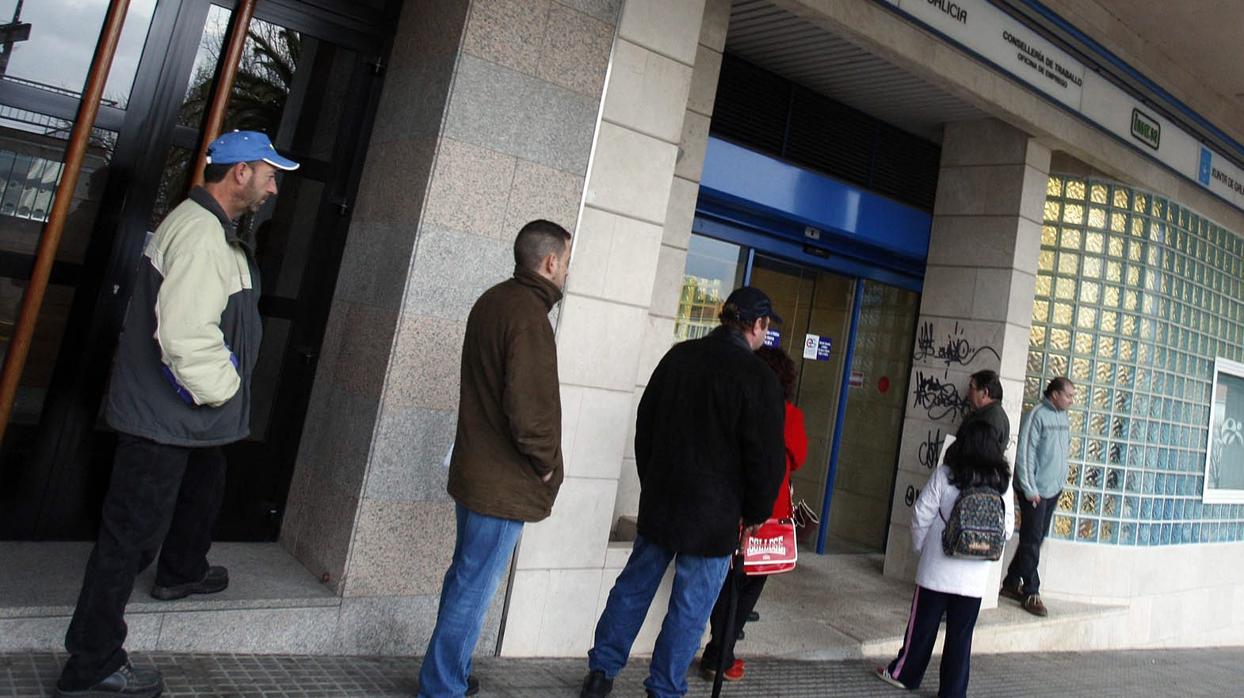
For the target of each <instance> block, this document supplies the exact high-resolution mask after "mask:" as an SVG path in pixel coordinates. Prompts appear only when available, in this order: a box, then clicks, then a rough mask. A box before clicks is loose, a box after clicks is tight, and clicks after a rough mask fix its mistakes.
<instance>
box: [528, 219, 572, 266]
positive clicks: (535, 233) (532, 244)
mask: <svg viewBox="0 0 1244 698" xmlns="http://www.w3.org/2000/svg"><path fill="white" fill-rule="evenodd" d="M569 241H570V233H569V232H567V230H566V229H565V228H563V227H561V226H560V225H558V224H556V223H554V222H553V221H546V220H543V219H537V220H534V221H532V222H530V223H528V224H527V225H524V226H523V228H522V230H520V231H518V237H517V238H515V239H514V266H516V267H518V268H519V269H526V270H528V271H536V270H537V269H539V268H540V262H542V261H543V260H544V258H545V257H547V256H549V255H551V254H556V255H560V254H561V253H562V250H564V249H566V243H568V242H569Z"/></svg>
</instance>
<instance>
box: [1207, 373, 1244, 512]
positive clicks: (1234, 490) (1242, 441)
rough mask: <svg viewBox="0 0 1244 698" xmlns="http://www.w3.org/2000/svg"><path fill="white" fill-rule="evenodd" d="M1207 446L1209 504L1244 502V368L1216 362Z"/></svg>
mask: <svg viewBox="0 0 1244 698" xmlns="http://www.w3.org/2000/svg"><path fill="white" fill-rule="evenodd" d="M1211 405H1212V406H1211V407H1210V411H1209V438H1208V439H1207V444H1206V446H1205V489H1204V491H1203V492H1202V495H1201V497H1202V499H1203V500H1204V501H1205V502H1209V503H1216V502H1217V503H1222V502H1244V364H1241V363H1237V362H1235V361H1229V360H1227V359H1223V358H1218V359H1215V360H1214V393H1213V402H1212V403H1211Z"/></svg>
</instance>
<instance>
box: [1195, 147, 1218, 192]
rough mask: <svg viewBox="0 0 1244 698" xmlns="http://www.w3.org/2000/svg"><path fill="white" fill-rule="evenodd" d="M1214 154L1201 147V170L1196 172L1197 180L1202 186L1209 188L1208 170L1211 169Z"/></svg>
mask: <svg viewBox="0 0 1244 698" xmlns="http://www.w3.org/2000/svg"><path fill="white" fill-rule="evenodd" d="M1213 158H1214V154H1213V153H1211V152H1210V151H1209V148H1206V147H1205V146H1201V168H1200V169H1199V170H1198V171H1197V179H1198V180H1200V182H1201V184H1202V185H1204V186H1207V187H1208V186H1209V176H1210V170H1211V169H1212V163H1213Z"/></svg>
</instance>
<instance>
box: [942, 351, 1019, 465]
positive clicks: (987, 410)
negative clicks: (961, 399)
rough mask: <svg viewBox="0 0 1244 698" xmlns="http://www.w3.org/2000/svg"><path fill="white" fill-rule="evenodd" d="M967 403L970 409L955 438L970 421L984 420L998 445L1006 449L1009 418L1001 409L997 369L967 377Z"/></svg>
mask: <svg viewBox="0 0 1244 698" xmlns="http://www.w3.org/2000/svg"><path fill="white" fill-rule="evenodd" d="M968 405H970V406H971V407H972V411H971V412H969V413H968V416H966V417H964V418H963V422H962V423H961V424H960V425H959V429H958V431H956V432H955V438H958V437H959V435H960V434H962V433H963V430H964V427H966V426H967V425H969V424H971V423H972V422H984V423H986V424H988V425H989V430H990V431H992V432H993V435H994V438H996V439H997V440H998V447H999V448H1001V449H1002V450H1003V451H1006V447H1007V445H1008V444H1009V443H1010V441H1011V420H1010V418H1008V417H1007V416H1006V411H1005V410H1003V409H1002V382H1001V381H1000V380H999V379H998V372H997V371H990V370H984V371H977V372H976V373H973V374H972V376H971V378H969V379H968Z"/></svg>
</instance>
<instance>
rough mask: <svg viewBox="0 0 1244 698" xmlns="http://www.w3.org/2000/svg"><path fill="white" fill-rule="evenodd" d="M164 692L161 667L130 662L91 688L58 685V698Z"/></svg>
mask: <svg viewBox="0 0 1244 698" xmlns="http://www.w3.org/2000/svg"><path fill="white" fill-rule="evenodd" d="M163 692H164V677H163V676H162V675H161V674H160V670H159V669H135V668H134V666H133V665H132V664H130V663H129V662H126V664H125V666H123V667H121V668H120V669H117V670H116V671H114V672H112V673H111V674H109V675H108V677H107V678H105V679H104V680H103V681H100V682H99V683H97V684H95V685H94V686H91V687H90V688H83V689H79V690H76V691H66V690H65V689H63V688H61V687H59V686H57V687H56V695H57V696H58V698H59V697H61V696H63V697H64V698H82V697H83V696H93V697H101V698H102V697H106V696H129V697H130V698H155V697H156V696H158V695H160V694H161V693H163Z"/></svg>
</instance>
